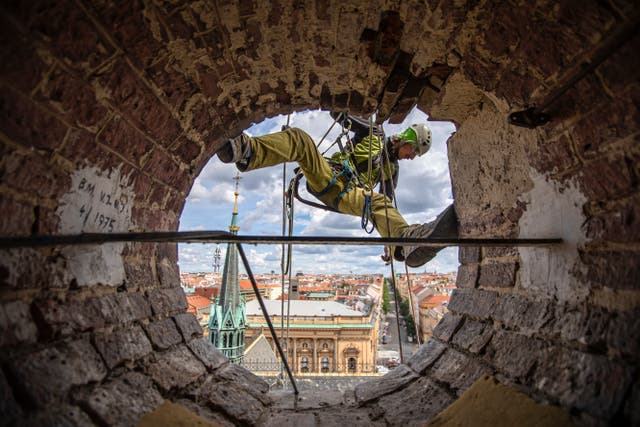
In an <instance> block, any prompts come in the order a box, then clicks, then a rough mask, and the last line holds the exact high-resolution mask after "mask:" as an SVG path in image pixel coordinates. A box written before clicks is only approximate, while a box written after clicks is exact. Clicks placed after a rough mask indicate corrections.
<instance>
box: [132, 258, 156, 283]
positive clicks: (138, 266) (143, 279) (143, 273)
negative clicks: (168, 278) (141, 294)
mask: <svg viewBox="0 0 640 427" xmlns="http://www.w3.org/2000/svg"><path fill="white" fill-rule="evenodd" d="M124 273H125V284H126V286H127V289H139V288H150V287H151V286H153V285H154V283H155V276H154V274H153V270H152V268H151V265H150V264H149V263H148V262H144V261H143V262H141V263H138V262H135V261H132V260H127V262H126V263H125V264H124Z"/></svg>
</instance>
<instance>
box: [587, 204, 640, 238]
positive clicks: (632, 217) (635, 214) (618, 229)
mask: <svg viewBox="0 0 640 427" xmlns="http://www.w3.org/2000/svg"><path fill="white" fill-rule="evenodd" d="M594 210H595V211H596V212H597V213H589V214H587V224H586V229H587V237H588V238H589V239H592V240H605V241H608V242H620V243H633V242H637V241H638V240H640V194H639V195H635V196H634V197H630V198H627V199H625V200H624V201H621V202H618V203H617V204H616V206H615V207H614V208H612V209H607V210H605V211H600V210H599V209H598V206H597V205H596V209H594Z"/></svg>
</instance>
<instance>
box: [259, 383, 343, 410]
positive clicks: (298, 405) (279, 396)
mask: <svg viewBox="0 0 640 427" xmlns="http://www.w3.org/2000/svg"><path fill="white" fill-rule="evenodd" d="M299 390H300V388H299ZM269 397H270V398H271V400H272V402H273V404H272V405H271V409H275V410H277V411H283V410H288V411H293V410H300V411H305V410H308V409H321V408H326V407H329V406H339V405H341V404H343V403H344V393H342V392H341V391H339V390H335V389H332V390H300V394H298V395H297V396H296V397H295V398H294V399H292V398H291V391H290V390H278V391H271V392H269Z"/></svg>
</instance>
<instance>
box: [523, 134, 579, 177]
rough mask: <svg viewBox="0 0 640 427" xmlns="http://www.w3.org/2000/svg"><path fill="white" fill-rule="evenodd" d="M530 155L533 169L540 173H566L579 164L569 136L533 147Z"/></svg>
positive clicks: (562, 136)
mask: <svg viewBox="0 0 640 427" xmlns="http://www.w3.org/2000/svg"><path fill="white" fill-rule="evenodd" d="M528 155H529V158H530V159H531V163H532V165H533V167H534V168H536V170H537V171H539V172H551V173H560V172H564V171H566V170H567V169H569V168H570V167H572V166H574V165H575V164H576V163H577V162H578V157H577V156H576V154H575V152H574V151H573V147H572V143H571V139H570V138H569V137H568V136H567V135H561V136H560V137H559V138H558V139H555V140H551V141H544V142H542V143H540V144H538V145H536V146H535V147H531V149H530V151H529V153H528Z"/></svg>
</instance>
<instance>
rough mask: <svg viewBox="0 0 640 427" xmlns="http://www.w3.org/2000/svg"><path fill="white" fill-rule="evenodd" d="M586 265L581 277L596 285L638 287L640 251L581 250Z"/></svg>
mask: <svg viewBox="0 0 640 427" xmlns="http://www.w3.org/2000/svg"><path fill="white" fill-rule="evenodd" d="M579 253H580V258H581V259H582V262H583V263H584V264H585V266H586V271H585V273H584V274H583V276H582V277H581V278H582V279H583V280H585V281H586V282H587V283H591V284H592V285H594V286H602V287H606V288H610V289H638V287H639V286H640V252H638V251H635V250H632V249H628V250H627V249H618V250H606V249H603V250H579Z"/></svg>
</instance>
